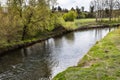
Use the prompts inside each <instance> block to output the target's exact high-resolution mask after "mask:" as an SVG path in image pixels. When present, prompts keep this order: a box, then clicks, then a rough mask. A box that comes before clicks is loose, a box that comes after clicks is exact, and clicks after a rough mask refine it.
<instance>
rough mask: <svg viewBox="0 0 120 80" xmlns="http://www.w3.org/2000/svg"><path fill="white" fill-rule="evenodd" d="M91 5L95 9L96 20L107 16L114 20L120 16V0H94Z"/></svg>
mask: <svg viewBox="0 0 120 80" xmlns="http://www.w3.org/2000/svg"><path fill="white" fill-rule="evenodd" d="M90 7H91V8H93V9H94V11H95V13H94V14H95V16H96V21H101V20H102V18H106V17H109V21H112V18H119V16H120V0H92V1H91V4H90Z"/></svg>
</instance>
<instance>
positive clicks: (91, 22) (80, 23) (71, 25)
mask: <svg viewBox="0 0 120 80" xmlns="http://www.w3.org/2000/svg"><path fill="white" fill-rule="evenodd" d="M59 20H60V22H61V24H62V25H63V26H64V27H65V28H66V29H68V30H73V29H77V28H80V27H95V26H98V25H110V26H112V25H114V24H119V23H120V20H119V21H118V20H117V21H116V20H115V19H113V20H112V21H111V22H110V21H109V18H103V19H102V21H101V22H96V19H95V18H85V19H75V20H74V21H73V22H72V21H68V22H65V21H64V19H63V18H59Z"/></svg>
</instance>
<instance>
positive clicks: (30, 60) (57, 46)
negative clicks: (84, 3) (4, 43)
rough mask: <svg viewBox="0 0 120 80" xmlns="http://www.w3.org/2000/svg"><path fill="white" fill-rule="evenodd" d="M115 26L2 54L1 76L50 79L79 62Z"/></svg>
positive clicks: (8, 79)
mask: <svg viewBox="0 0 120 80" xmlns="http://www.w3.org/2000/svg"><path fill="white" fill-rule="evenodd" d="M114 29H115V28H112V29H110V28H98V29H90V30H83V31H76V32H72V33H69V34H66V35H63V36H60V37H56V38H51V39H49V40H46V41H43V42H41V43H36V44H34V45H32V46H29V47H26V48H22V49H18V50H14V51H10V52H7V54H6V55H4V56H2V57H0V80H49V79H51V78H53V77H54V76H55V75H57V74H58V73H60V72H62V71H64V70H65V69H67V68H68V67H70V66H76V65H77V63H78V62H79V61H80V59H82V57H83V56H84V55H85V54H86V53H87V52H88V51H89V49H90V48H91V47H92V46H93V45H94V44H95V43H96V42H97V41H99V40H101V39H102V38H103V37H104V36H106V34H107V33H109V32H110V31H112V30H114Z"/></svg>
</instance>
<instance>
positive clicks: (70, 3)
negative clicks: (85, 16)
mask: <svg viewBox="0 0 120 80" xmlns="http://www.w3.org/2000/svg"><path fill="white" fill-rule="evenodd" d="M90 1H91V0H57V3H58V5H59V6H61V7H62V8H67V9H71V7H74V8H76V6H78V7H79V8H81V6H84V7H85V10H86V11H89V4H90Z"/></svg>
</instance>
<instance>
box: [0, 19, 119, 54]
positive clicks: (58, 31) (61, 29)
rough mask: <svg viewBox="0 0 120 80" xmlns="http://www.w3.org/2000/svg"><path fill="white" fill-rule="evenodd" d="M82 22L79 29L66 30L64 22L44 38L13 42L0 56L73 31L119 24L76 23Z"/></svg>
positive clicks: (90, 20) (4, 47)
mask: <svg viewBox="0 0 120 80" xmlns="http://www.w3.org/2000/svg"><path fill="white" fill-rule="evenodd" d="M81 21H82V24H84V25H82V26H79V25H78V26H79V27H74V26H73V28H68V27H67V25H68V24H69V22H66V24H67V25H65V24H62V25H63V26H64V27H62V26H60V27H58V28H56V29H54V30H53V31H51V32H48V33H47V34H45V35H44V36H42V37H40V38H34V39H30V40H25V41H19V42H14V43H10V44H6V45H4V46H3V47H0V55H4V54H3V53H5V52H7V51H11V50H15V49H19V48H23V47H26V46H30V45H33V44H35V43H38V42H41V41H45V40H48V39H49V38H54V37H57V36H61V35H64V34H67V33H70V32H73V31H78V30H86V29H93V28H106V27H117V26H118V25H120V24H118V23H117V24H112V25H111V24H108V25H106V24H101V25H99V24H94V25H90V24H89V25H85V24H86V23H91V24H93V23H92V22H95V21H94V19H87V20H86V19H84V20H79V21H77V22H81ZM75 24H76V21H75V22H74V25H75ZM71 26H72V25H71Z"/></svg>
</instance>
